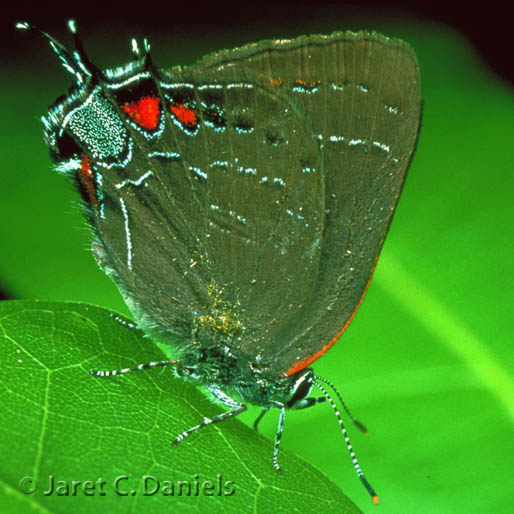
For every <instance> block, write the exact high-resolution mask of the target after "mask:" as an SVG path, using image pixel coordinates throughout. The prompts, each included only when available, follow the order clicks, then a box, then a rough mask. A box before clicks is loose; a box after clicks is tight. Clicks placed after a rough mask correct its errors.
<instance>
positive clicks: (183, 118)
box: [170, 103, 198, 128]
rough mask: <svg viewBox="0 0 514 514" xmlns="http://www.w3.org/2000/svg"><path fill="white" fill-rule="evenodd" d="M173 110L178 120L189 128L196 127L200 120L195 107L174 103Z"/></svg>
mask: <svg viewBox="0 0 514 514" xmlns="http://www.w3.org/2000/svg"><path fill="white" fill-rule="evenodd" d="M170 110H171V112H172V113H173V114H174V115H175V116H176V117H177V119H178V121H180V123H182V125H185V126H186V127H188V128H194V127H196V125H197V123H198V121H197V119H196V113H195V111H194V109H190V108H189V107H186V106H185V105H184V104H179V103H172V104H171V106H170Z"/></svg>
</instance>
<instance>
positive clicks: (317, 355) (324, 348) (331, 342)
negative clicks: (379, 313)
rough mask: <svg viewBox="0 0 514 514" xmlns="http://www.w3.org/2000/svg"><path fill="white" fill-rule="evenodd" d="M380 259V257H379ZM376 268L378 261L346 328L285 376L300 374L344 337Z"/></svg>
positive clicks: (291, 368)
mask: <svg viewBox="0 0 514 514" xmlns="http://www.w3.org/2000/svg"><path fill="white" fill-rule="evenodd" d="M377 259H378V256H377ZM375 266H376V260H375V264H374V265H373V267H372V268H371V273H370V275H369V279H368V282H367V283H366V287H365V288H364V291H363V292H362V295H361V297H360V300H359V302H358V303H357V305H356V306H355V309H354V310H353V312H352V315H351V316H350V317H349V318H348V321H347V322H346V323H345V325H344V327H343V328H342V329H341V330H340V331H339V332H338V333H337V334H336V335H335V336H334V337H333V338H332V339H331V340H330V341H329V342H328V343H327V344H326V345H325V346H324V347H323V348H322V349H321V350H320V351H319V352H317V353H315V354H314V355H311V356H310V357H306V358H305V359H303V360H301V361H300V362H297V363H296V364H293V366H291V367H290V368H289V369H288V370H287V371H286V372H285V373H284V376H287V377H289V376H291V375H294V374H295V373H298V372H299V371H301V370H302V369H304V368H306V367H307V366H308V365H309V364H312V363H313V362H314V361H316V360H318V359H319V358H320V357H321V356H322V355H324V354H325V353H326V352H327V351H328V350H329V349H330V348H331V347H332V346H333V345H334V344H335V343H336V342H337V340H338V339H339V338H340V337H341V336H342V334H343V332H344V331H345V330H346V329H347V328H348V325H349V324H350V323H351V322H352V320H353V318H354V316H355V314H356V312H357V310H358V309H359V307H360V306H361V303H362V300H364V296H365V295H366V291H367V290H368V287H369V284H370V282H371V277H372V276H373V272H374V271H375Z"/></svg>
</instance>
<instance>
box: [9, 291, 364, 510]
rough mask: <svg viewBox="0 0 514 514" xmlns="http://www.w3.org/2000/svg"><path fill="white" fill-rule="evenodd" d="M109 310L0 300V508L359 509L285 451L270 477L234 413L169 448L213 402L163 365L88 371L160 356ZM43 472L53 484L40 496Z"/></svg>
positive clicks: (262, 450) (259, 441)
mask: <svg viewBox="0 0 514 514" xmlns="http://www.w3.org/2000/svg"><path fill="white" fill-rule="evenodd" d="M111 314H112V313H111V312H110V311H107V310H105V309H101V308H98V307H93V306H89V305H84V304H80V303H64V302H40V301H8V302H0V338H1V344H2V351H1V366H0V380H1V382H2V387H1V391H2V393H1V394H2V397H1V404H2V412H3V419H2V424H1V428H0V430H1V431H2V434H1V437H0V454H1V455H2V472H1V473H2V474H1V477H0V491H2V490H3V494H1V495H0V511H1V512H4V513H5V512H21V511H28V510H30V509H32V510H33V511H34V512H65V513H69V512H74V513H81V512H91V510H92V507H91V506H92V505H94V504H97V507H96V508H98V509H100V508H101V509H102V510H104V511H108V512H110V513H117V512H129V511H130V512H142V511H144V512H145V513H151V512H162V511H163V510H164V509H167V510H169V509H170V506H172V507H171V508H173V510H174V511H180V512H190V511H194V512H203V511H204V510H205V511H207V510H208V511H209V512H221V511H223V512H238V513H239V512H271V511H284V512H285V511H288V512H293V511H295V509H297V510H299V511H301V512H324V513H329V512H337V513H354V512H360V510H359V509H358V508H357V507H356V506H355V505H354V504H353V503H352V502H351V501H350V500H349V499H348V498H347V497H345V496H344V495H343V494H342V493H341V491H340V490H339V489H338V487H337V486H336V485H335V484H333V483H332V482H330V480H328V479H327V478H326V477H325V476H324V475H323V474H321V473H320V472H319V471H318V470H316V469H315V468H313V467H312V466H310V465H309V464H307V463H306V462H304V461H302V460H301V459H299V458H297V457H296V456H294V455H291V454H288V453H287V452H286V451H283V452H281V454H280V459H281V460H280V462H281V466H282V468H283V470H284V473H283V474H282V475H278V474H277V473H276V472H275V471H274V469H273V467H272V465H271V447H272V443H271V442H270V441H269V440H267V439H264V438H263V437H261V436H259V435H258V434H257V433H256V432H255V431H253V430H251V429H250V428H248V427H246V426H245V425H244V424H242V423H240V422H239V421H237V420H229V421H225V422H223V423H221V424H219V425H213V426H211V427H207V428H205V429H203V430H200V431H198V432H196V433H194V434H192V435H191V436H190V437H189V438H188V439H187V440H185V441H184V442H183V443H181V444H180V445H179V446H178V447H177V448H174V447H173V446H172V444H171V442H172V440H173V438H174V437H175V436H176V435H177V434H179V433H180V432H182V431H183V430H184V429H187V428H189V427H191V426H193V425H195V424H197V423H198V422H199V421H200V420H201V419H202V418H203V416H208V417H212V416H214V415H216V414H217V413H219V412H221V409H220V407H219V406H217V405H215V404H213V403H212V402H210V401H208V400H207V398H206V397H205V396H204V395H203V394H202V393H201V392H200V391H199V390H198V389H196V388H195V387H193V386H192V385H190V384H188V383H186V382H184V381H183V380H180V379H177V378H174V377H173V374H172V373H171V372H170V369H169V368H156V369H153V370H149V371H146V372H142V373H130V374H127V375H123V376H117V377H110V378H99V377H92V376H91V375H90V374H89V369H91V368H94V369H115V368H124V367H127V366H134V365H136V364H139V363H144V362H150V361H153V360H161V359H164V358H165V356H164V355H163V354H162V352H161V351H160V350H159V349H158V348H157V346H156V345H155V344H153V343H152V342H151V341H150V340H149V339H146V338H144V337H143V336H142V334H141V333H140V332H139V331H137V330H132V329H129V328H128V327H126V326H124V325H123V324H121V323H119V322H117V321H116V320H115V319H114V318H113V317H112V315H111ZM51 476H52V477H54V479H53V480H54V492H53V493H52V494H46V495H45V492H48V490H50V487H49V483H50V482H49V481H50V478H49V477H51ZM117 477H121V478H118V482H117V487H116V479H117ZM145 477H148V478H146V479H145ZM73 481H76V482H77V484H75V485H74V483H73ZM87 481H90V482H89V483H88V482H87ZM181 481H182V482H183V484H182V485H180V482H181ZM145 484H146V485H145ZM35 486H37V488H36V490H35V491H33V492H32V490H33V488H34V487H35ZM172 487H173V488H174V489H173V492H174V495H173V496H171V497H170V494H171V488H172ZM117 490H118V491H119V493H121V494H119V493H117V492H116V491H117ZM132 491H134V492H133V493H132ZM58 493H61V494H58ZM86 493H87V494H86ZM145 493H146V494H145ZM151 493H153V494H151ZM164 493H168V495H166V494H164ZM188 493H189V494H188ZM88 494H89V495H91V496H88Z"/></svg>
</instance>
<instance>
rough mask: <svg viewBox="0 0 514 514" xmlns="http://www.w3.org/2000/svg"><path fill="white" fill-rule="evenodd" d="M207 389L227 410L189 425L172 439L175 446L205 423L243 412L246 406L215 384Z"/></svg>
mask: <svg viewBox="0 0 514 514" xmlns="http://www.w3.org/2000/svg"><path fill="white" fill-rule="evenodd" d="M207 389H208V391H210V392H211V393H212V395H213V396H214V398H216V400H217V401H218V402H220V403H222V404H223V405H225V406H226V407H228V408H229V409H231V410H229V411H227V412H222V413H221V414H218V415H217V416H214V418H212V419H211V418H207V417H205V418H203V421H202V422H201V423H200V424H198V425H195V426H194V427H191V428H190V429H189V430H186V431H185V432H182V433H181V434H179V435H178V436H177V437H175V439H174V440H173V445H174V446H177V444H178V443H180V442H181V441H183V440H184V439H185V438H186V437H187V436H188V435H190V434H192V433H193V432H196V430H199V429H200V428H203V427H206V426H207V425H212V424H213V423H219V422H220V421H223V420H225V419H229V418H233V417H234V416H237V415H238V414H241V412H244V411H245V410H246V409H247V408H248V407H247V406H246V405H244V404H242V403H239V402H236V401H235V400H234V399H233V398H231V397H230V396H228V395H227V394H225V393H224V392H223V391H222V390H221V389H218V388H217V387H216V386H208V387H207Z"/></svg>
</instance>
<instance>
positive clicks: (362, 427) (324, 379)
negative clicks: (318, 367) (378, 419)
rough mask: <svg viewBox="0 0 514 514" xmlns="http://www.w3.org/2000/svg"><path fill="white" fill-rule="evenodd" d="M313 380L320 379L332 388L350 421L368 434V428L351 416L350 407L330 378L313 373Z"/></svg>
mask: <svg viewBox="0 0 514 514" xmlns="http://www.w3.org/2000/svg"><path fill="white" fill-rule="evenodd" d="M314 380H320V381H321V382H324V383H325V384H327V385H328V386H330V387H331V388H332V391H334V393H336V395H337V399H338V400H339V403H340V404H341V405H342V406H343V409H344V411H345V412H346V414H347V415H348V417H349V418H350V421H351V422H352V423H353V424H354V425H355V426H356V427H357V428H358V429H359V430H360V431H361V432H362V433H363V434H365V435H368V433H369V432H368V429H367V428H366V427H365V426H364V425H363V424H362V423H361V422H360V421H359V420H358V419H355V418H354V417H353V414H352V413H351V412H350V409H349V408H348V407H347V405H346V403H345V402H344V400H343V397H342V396H341V395H340V394H339V391H338V390H337V389H336V387H335V385H334V384H333V383H332V382H330V380H327V379H326V378H323V377H320V376H318V375H314Z"/></svg>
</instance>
